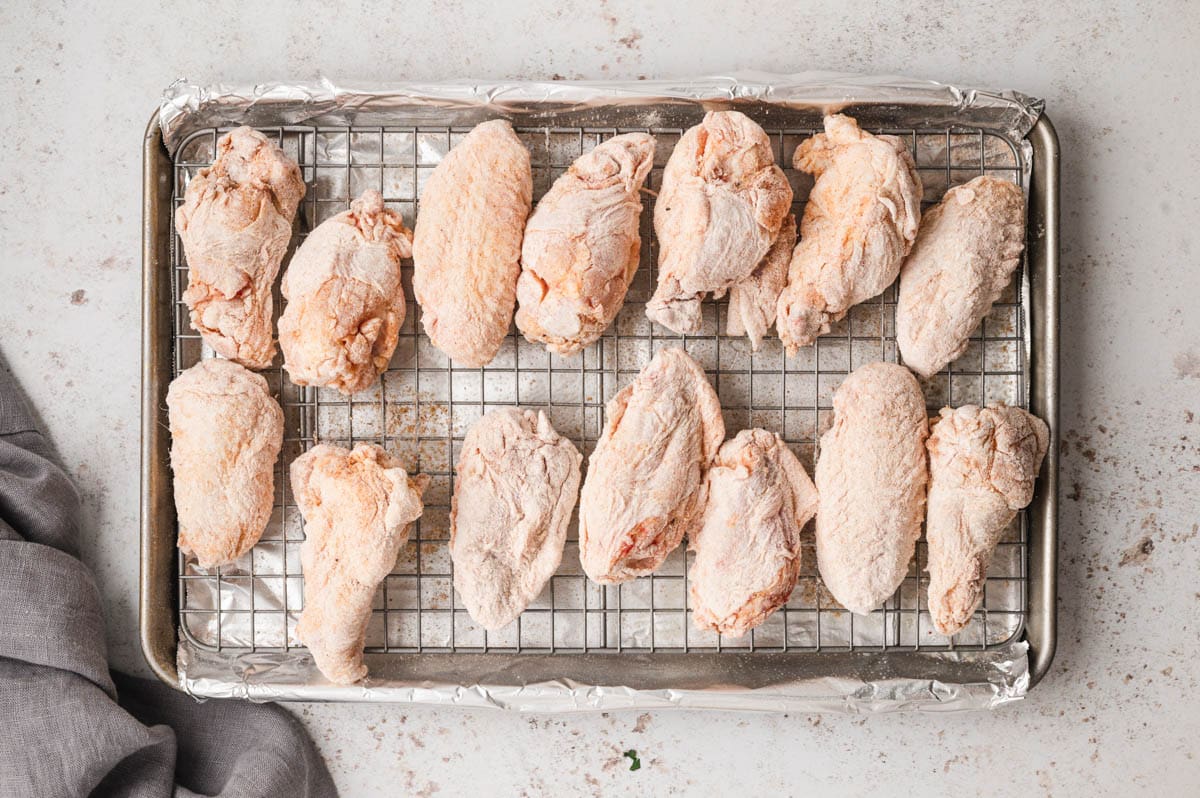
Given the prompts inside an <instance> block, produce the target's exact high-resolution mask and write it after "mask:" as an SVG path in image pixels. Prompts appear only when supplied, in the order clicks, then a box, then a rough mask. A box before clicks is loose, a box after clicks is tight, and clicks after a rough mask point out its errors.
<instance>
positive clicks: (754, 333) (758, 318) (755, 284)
mask: <svg viewBox="0 0 1200 798" xmlns="http://www.w3.org/2000/svg"><path fill="white" fill-rule="evenodd" d="M795 246H796V217H795V216H793V215H792V214H790V213H789V214H788V215H787V216H786V217H784V219H783V226H782V227H780V228H779V236H778V237H777V238H776V239H775V243H774V244H772V245H771V248H770V249H769V250H767V255H766V257H765V258H763V259H762V263H760V264H758V266H757V267H755V269H754V271H753V272H751V273H750V276H749V277H747V278H746V279H744V280H742V281H741V282H740V283H734V284H733V287H732V288H730V289H729V318H728V320H727V321H726V325H725V333H726V335H732V336H739V335H745V336H746V337H747V338H749V339H750V349H751V350H753V351H755V352H757V351H758V345H759V343H761V342H762V339H763V336H764V335H766V334H767V330H769V329H771V325H772V324H774V323H775V308H776V305H778V303H779V294H780V292H782V291H783V287H784V286H785V285H786V284H787V274H788V264H789V263H791V260H792V248H793V247H795Z"/></svg>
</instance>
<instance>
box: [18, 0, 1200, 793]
mask: <svg viewBox="0 0 1200 798" xmlns="http://www.w3.org/2000/svg"><path fill="white" fill-rule="evenodd" d="M652 5H653V7H651V6H652ZM670 5H672V6H673V4H670ZM1105 5H1107V6H1117V7H1118V8H1115V9H1114V8H1111V7H1110V8H1104V7H1103V6H1105ZM513 8H514V9H519V10H514V11H511V12H504V11H502V10H501V9H500V7H499V4H495V5H491V6H488V7H486V9H485V6H484V5H482V4H479V5H477V4H465V3H455V2H449V3H448V2H437V3H418V2H410V3H400V4H397V3H380V4H377V6H376V10H372V11H369V12H367V11H363V10H362V4H354V6H353V8H352V9H351V8H350V7H347V8H346V9H345V10H339V11H335V10H334V9H335V7H334V6H333V5H332V4H329V3H314V2H294V1H293V2H287V3H276V2H263V3H254V4H247V3H235V2H228V1H227V0H217V1H216V2H211V3H202V4H201V3H197V4H194V6H193V8H192V10H190V11H186V12H184V11H169V10H168V7H167V6H166V5H165V4H151V5H145V4H142V3H137V2H131V0H117V1H116V2H114V3H111V4H105V5H102V4H95V3H79V4H71V5H70V6H67V5H65V4H59V3H48V2H34V3H27V4H19V3H17V4H9V5H8V6H6V7H5V8H4V9H3V10H0V108H2V109H3V111H2V112H0V141H2V142H3V143H4V148H3V151H2V152H3V154H2V155H0V249H2V251H3V258H2V259H0V280H2V284H3V286H4V289H3V291H0V350H2V351H3V354H4V357H5V359H6V360H7V362H8V364H9V366H10V367H11V368H12V369H13V370H15V371H16V373H17V374H18V376H19V377H20V379H21V380H22V382H23V383H24V385H25V387H26V388H27V390H28V392H29V393H30V395H31V396H32V398H33V400H34V401H35V403H36V404H37V407H38V410H39V411H40V413H41V415H42V417H43V418H44V419H45V421H46V423H47V425H48V426H49V428H50V430H51V432H52V433H53V435H54V438H55V441H56V443H57V444H58V446H59V448H60V450H61V452H62V457H63V460H64V461H65V463H66V465H67V467H68V469H69V470H70V472H71V474H72V475H74V477H75V478H76V480H77V481H78V483H79V485H80V487H81V489H82V491H83V494H84V497H85V501H86V507H87V510H88V518H87V528H86V536H85V541H86V542H85V547H84V551H85V556H86V558H87V559H88V561H89V562H90V563H91V564H92V565H93V566H94V567H95V570H96V573H97V575H98V578H99V581H100V585H101V588H102V590H103V593H104V597H105V600H106V603H107V610H108V618H109V632H108V636H109V641H110V645H111V650H112V659H113V662H114V664H115V665H116V666H117V667H120V668H124V669H127V670H143V669H144V666H143V664H142V659H141V654H140V653H139V651H138V647H137V634H136V624H137V612H136V594H137V549H138V543H137V512H138V510H137V501H138V392H139V388H138V380H139V376H138V361H139V354H138V346H139V338H140V335H141V331H140V311H139V305H138V303H139V280H140V229H139V222H140V213H141V211H140V203H141V161H140V146H139V145H140V143H141V136H142V131H143V129H144V126H145V123H146V120H147V118H148V117H149V115H150V112H151V110H152V109H153V108H154V106H155V104H156V101H157V97H158V94H159V92H160V91H161V89H162V88H163V87H164V86H165V85H166V84H167V83H169V82H170V81H171V80H172V79H173V78H175V77H177V76H180V75H185V76H187V77H189V78H191V79H192V80H196V81H201V82H216V81H240V82H246V81H254V80H264V79H272V78H281V77H295V78H309V77H312V76H314V75H316V74H318V73H324V74H328V75H330V76H333V77H340V78H347V79H363V80H377V81H378V80H395V79H403V78H413V79H437V78H448V77H455V76H477V77H482V78H500V77H513V78H543V77H553V76H560V77H565V78H637V77H639V76H642V75H645V76H647V77H669V76H683V75H697V74H704V73H717V72H722V71H728V70H733V69H751V68H755V69H764V70H773V71H781V72H782V71H792V70H801V69H817V68H828V69H839V70H853V71H859V72H876V73H899V74H909V75H913V76H916V77H929V78H937V79H941V80H946V81H955V82H960V83H963V84H985V85H1006V86H1012V87H1014V88H1018V89H1021V90H1023V91H1026V92H1028V93H1030V94H1033V95H1036V96H1041V97H1045V98H1046V100H1047V104H1048V108H1049V111H1050V113H1051V115H1052V117H1053V119H1054V121H1055V123H1056V125H1057V127H1058V131H1059V135H1060V137H1061V141H1062V150H1063V191H1062V199H1063V269H1062V352H1063V355H1064V357H1063V364H1062V390H1063V404H1062V429H1061V433H1062V438H1063V443H1062V485H1063V491H1062V512H1061V539H1062V547H1061V554H1062V565H1061V570H1060V577H1061V587H1060V590H1059V596H1060V609H1061V621H1060V628H1059V634H1060V643H1059V653H1058V658H1057V660H1056V662H1055V665H1054V669H1053V672H1052V673H1051V674H1050V676H1049V677H1048V678H1047V679H1046V680H1045V682H1043V684H1042V685H1041V686H1039V687H1038V688H1036V690H1035V691H1034V692H1033V693H1032V694H1031V696H1030V698H1029V699H1028V700H1027V701H1025V702H1024V703H1022V704H1020V705H1018V706H1014V707H1009V708H1007V709H1004V710H1002V711H998V712H995V713H992V714H987V715H972V716H963V715H955V716H932V715H921V716H913V715H891V716H883V717H874V718H856V717H847V716H840V715H826V716H822V717H807V716H782V715H779V716H771V715H761V716H751V715H740V714H700V713H678V712H674V713H641V714H639V713H636V712H635V713H614V714H611V715H581V716H572V717H530V716H520V715H513V714H500V713H490V714H489V713H465V712H455V711H446V710H431V709H413V708H408V707H394V706H351V705H343V706H338V705H297V706H295V707H294V709H295V711H296V712H297V713H298V714H299V715H300V716H301V717H302V718H303V719H304V721H305V723H307V724H308V726H309V728H310V729H311V730H312V733H313V734H314V736H315V737H316V739H317V741H318V743H319V744H320V746H321V747H322V750H323V751H324V752H325V754H326V756H327V757H328V758H329V761H330V765H331V767H332V769H333V772H334V775H335V777H336V779H337V780H338V782H339V783H340V784H341V785H342V787H343V790H344V792H345V794H347V795H354V796H357V795H367V794H374V793H376V792H378V791H382V790H387V791H389V792H393V793H397V794H400V793H404V794H412V795H432V794H434V793H438V794H440V795H456V794H463V793H465V792H469V791H470V790H471V788H472V787H474V788H475V789H476V791H478V790H480V789H482V790H483V792H484V793H491V794H506V795H517V794H528V795H541V794H549V793H558V794H565V793H584V794H587V793H593V792H594V793H601V792H603V793H605V794H609V793H612V792H616V791H617V790H622V791H628V793H629V794H639V795H640V794H646V795H649V794H658V795H662V794H672V793H673V792H674V793H680V794H682V793H688V794H696V795H716V794H729V793H730V791H731V790H733V789H735V787H734V785H736V790H737V791H738V792H739V793H741V794H745V795H756V794H766V793H768V792H776V793H779V794H787V793H789V792H791V793H811V794H814V795H818V794H820V795H858V794H868V793H870V794H882V793H887V792H895V793H898V794H907V793H913V792H916V791H917V790H922V791H923V792H925V793H927V794H940V793H955V794H969V795H975V794H983V793H987V794H994V795H1021V796H1024V795H1030V794H1035V795H1040V794H1047V795H1049V794H1054V795H1087V794H1099V793H1104V792H1108V791H1110V790H1113V789H1115V788H1117V785H1121V786H1126V787H1127V788H1128V790H1127V792H1128V794H1150V793H1158V794H1181V795H1182V794H1187V793H1189V792H1191V791H1193V790H1194V789H1195V785H1196V783H1197V781H1198V780H1200V761H1198V760H1197V758H1196V757H1197V749H1196V743H1195V741H1196V740H1197V739H1200V714H1198V713H1196V712H1195V711H1194V708H1195V702H1196V698H1195V696H1196V693H1197V691H1198V690H1200V684H1198V682H1200V632H1198V629H1197V618H1198V617H1200V536H1198V535H1197V528H1198V527H1197V524H1198V523H1200V449H1198V447H1200V420H1197V416H1200V321H1198V319H1200V315H1198V313H1197V311H1196V309H1195V308H1194V307H1192V305H1194V304H1195V301H1196V298H1197V297H1200V268H1197V258H1198V257H1200V234H1198V233H1197V230H1198V227H1200V225H1198V220H1200V194H1198V193H1197V178H1198V175H1197V171H1196V163H1197V161H1196V158H1197V156H1196V151H1197V150H1196V147H1197V145H1196V140H1195V128H1196V127H1197V126H1198V125H1200V111H1198V110H1197V108H1198V107H1200V103H1198V101H1200V92H1198V91H1197V88H1196V86H1197V83H1196V81H1197V80H1200V47H1197V41H1200V7H1197V6H1196V5H1195V4H1192V3H1188V2H1185V1H1184V0H1175V2H1165V3H1158V4H1151V5H1150V6H1147V7H1143V8H1138V7H1136V6H1135V5H1134V4H1095V3H1090V2H1085V1H1084V0H1068V1H1067V2H1062V3H1046V2H1037V3H1017V4H1013V3H993V2H979V3H972V4H968V5H966V6H965V7H964V8H962V9H961V10H956V9H955V8H954V6H953V4H950V3H944V2H938V1H936V0H935V1H934V2H927V3H924V4H921V5H920V6H919V8H918V7H913V10H912V11H910V12H906V11H901V10H898V9H899V5H898V4H894V3H880V4H878V5H877V7H876V8H875V9H874V10H870V9H867V8H865V7H863V6H861V5H857V4H855V5H848V4H845V3H841V2H832V1H831V0H822V1H821V2H815V3H806V4H802V5H796V6H794V7H793V6H792V5H790V4H784V5H782V6H779V7H775V8H771V7H770V5H769V4H766V3H712V4H695V5H693V6H689V7H684V8H678V7H668V4H661V5H654V4H649V3H629V2H608V3H606V2H603V1H602V0H601V1H600V2H569V1H568V0H560V2H528V3H521V4H515V3H514V4H513ZM628 749H636V750H637V752H638V754H639V756H640V757H641V762H642V767H641V769H640V770H638V771H636V772H630V771H629V765H628V762H629V760H627V759H624V758H622V756H621V753H622V752H623V751H625V750H628ZM481 785H484V786H482V787H481ZM881 785H888V786H887V787H886V788H884V789H883V790H882V792H881V790H880V786H881Z"/></svg>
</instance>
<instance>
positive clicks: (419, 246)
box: [413, 119, 533, 366]
mask: <svg viewBox="0 0 1200 798" xmlns="http://www.w3.org/2000/svg"><path fill="white" fill-rule="evenodd" d="M532 200H533V173H532V172H531V170H530V166H529V151H528V150H526V149H525V146H524V145H523V144H521V140H520V139H518V138H517V134H516V133H514V132H513V129H512V125H510V124H509V123H508V122H505V121H504V120H502V119H495V120H492V121H491V122H484V123H483V124H481V125H477V126H476V127H475V129H474V130H472V131H471V132H470V133H468V134H467V135H466V137H465V138H463V140H462V141H461V142H459V143H458V145H457V146H455V147H454V149H452V150H450V152H449V153H448V154H447V155H446V157H445V158H443V159H442V162H441V163H440V164H438V166H437V168H436V169H434V170H433V174H432V175H430V176H429V182H428V183H427V184H426V186H425V189H424V191H422V192H421V207H420V212H419V215H418V217H417V225H416V227H417V229H416V232H415V234H414V237H413V292H414V293H415V294H416V298H417V302H418V303H419V304H420V305H421V314H422V315H421V321H422V323H423V324H424V326H425V332H426V333H428V334H429V338H430V340H432V341H433V345H434V346H436V347H437V348H438V349H440V350H442V351H443V352H445V353H446V355H447V356H449V357H450V359H451V360H453V361H454V362H455V363H457V364H459V365H461V366H484V365H487V364H488V363H490V362H491V360H492V358H494V357H495V356H496V352H498V351H499V350H500V344H501V343H502V342H503V341H504V336H505V335H506V334H507V333H508V325H509V323H510V322H511V321H512V316H513V304H514V303H515V302H516V298H517V277H518V275H519V274H520V273H521V237H522V235H523V234H524V232H525V219H526V217H528V216H529V205H530V203H531V202H532Z"/></svg>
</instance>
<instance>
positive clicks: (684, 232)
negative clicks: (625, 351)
mask: <svg viewBox="0 0 1200 798" xmlns="http://www.w3.org/2000/svg"><path fill="white" fill-rule="evenodd" d="M791 204H792V187H791V185H790V184H789V183H788V182H787V177H785V176H784V174H783V170H782V169H780V168H779V166H777V165H776V163H775V155H774V153H773V152H772V150H771V140H770V139H769V138H767V134H766V133H765V132H764V131H763V129H762V128H761V127H760V126H759V125H758V123H756V122H755V121H754V120H752V119H750V118H749V117H748V116H746V115H745V114H743V113H740V112H738V111H710V112H709V113H708V114H706V115H705V117H704V121H703V122H701V123H700V124H699V125H696V126H695V127H693V128H690V129H689V130H688V131H687V132H686V133H684V134H683V136H682V137H681V138H680V139H679V143H677V144H676V145H675V149H674V150H673V151H672V152H671V157H670V159H669V160H668V161H667V166H666V168H665V169H664V170H663V178H662V189H661V190H660V191H659V193H658V199H657V200H656V201H655V205H654V230H655V233H656V234H657V237H658V248H659V253H658V287H657V288H656V289H655V291H654V296H653V297H651V299H650V301H649V302H648V303H647V304H646V316H647V317H648V318H649V319H650V320H651V321H655V322H658V323H659V324H662V325H663V326H664V327H667V328H668V329H671V330H673V331H675V332H677V333H681V334H690V333H696V332H699V330H700V322H701V314H700V303H701V301H702V300H703V299H704V295H705V294H707V293H712V292H715V293H717V294H723V293H724V292H725V291H727V290H728V289H729V288H730V287H732V286H733V285H734V284H735V283H738V282H740V281H741V280H743V279H745V278H746V276H747V275H749V274H750V273H751V272H752V271H754V268H755V267H756V266H757V265H758V264H759V263H760V262H761V261H762V259H763V257H764V256H766V254H767V250H769V249H770V248H771V244H773V243H774V242H775V238H776V236H778V235H779V227H780V225H782V224H783V217H784V216H786V215H787V213H788V209H789V208H790V207H791Z"/></svg>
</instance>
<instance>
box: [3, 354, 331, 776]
mask: <svg viewBox="0 0 1200 798" xmlns="http://www.w3.org/2000/svg"><path fill="white" fill-rule="evenodd" d="M79 519H80V504H79V495H78V494H77V493H76V491H75V487H74V486H73V485H72V484H71V481H70V480H69V479H68V478H67V476H66V474H64V473H63V471H62V469H60V468H59V467H58V466H57V465H56V464H55V462H54V458H53V455H52V453H51V451H50V446H49V444H48V442H47V440H46V438H45V437H44V436H43V435H42V433H41V431H40V430H39V429H38V427H37V424H36V423H35V421H34V418H33V415H32V413H30V411H29V408H28V406H27V405H26V404H25V401H24V399H23V398H22V395H21V393H20V391H19V389H18V387H17V385H16V382H15V381H14V379H13V377H12V375H11V374H9V373H8V371H7V369H6V368H5V367H4V364H3V362H0V708H2V709H0V715H2V717H0V796H10V795H11V796H41V798H56V796H70V797H71V798H75V796H84V795H96V796H138V797H139V798H140V797H141V796H164V795H176V796H194V795H209V796H243V795H244V796H255V797H256V798H258V797H259V796H268V797H269V796H287V798H305V797H306V796H311V797H312V798H318V796H329V795H336V790H335V789H334V787H333V782H332V780H331V779H330V777H329V772H328V770H326V768H325V764H324V762H322V760H321V756H320V754H319V753H318V752H317V750H316V747H315V746H314V745H313V743H312V741H311V740H309V739H308V736H307V735H306V734H305V733H304V729H303V727H301V725H300V724H299V723H298V722H297V721H296V719H295V718H293V717H292V716H291V715H290V714H288V713H287V712H286V711H285V710H284V709H283V708H281V707H278V706H275V705H271V704H248V703H244V702H240V701H217V700H213V701H209V702H207V703H204V704H200V703H197V702H196V701H194V700H192V699H191V698H190V697H188V696H186V695H183V694H181V693H178V692H176V691H174V690H172V689H171V688H170V687H167V686H166V685H163V684H159V683H158V682H151V681H146V680H144V679H134V678H131V677H128V676H124V675H121V674H118V673H113V672H110V671H109V669H108V665H107V663H106V651H105V645H104V616H103V614H102V613H101V609H100V595H99V593H98V591H97V590H96V584H95V582H94V581H93V579H92V574H91V572H90V571H89V570H88V568H87V567H86V566H85V565H84V564H83V563H82V562H81V561H80V560H79V559H78V557H79ZM130 556H132V553H131V554H130Z"/></svg>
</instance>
